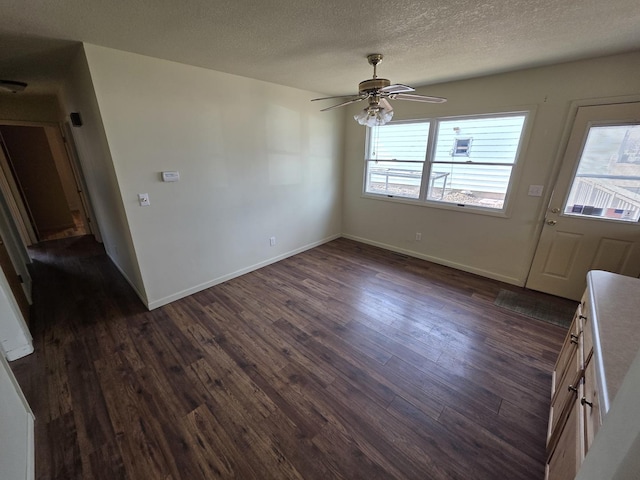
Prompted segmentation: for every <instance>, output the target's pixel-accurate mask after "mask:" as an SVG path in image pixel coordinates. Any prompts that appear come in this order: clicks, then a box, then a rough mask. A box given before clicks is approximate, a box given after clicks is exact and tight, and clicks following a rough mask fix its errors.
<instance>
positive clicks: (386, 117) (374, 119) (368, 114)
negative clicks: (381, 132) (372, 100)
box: [353, 106, 393, 127]
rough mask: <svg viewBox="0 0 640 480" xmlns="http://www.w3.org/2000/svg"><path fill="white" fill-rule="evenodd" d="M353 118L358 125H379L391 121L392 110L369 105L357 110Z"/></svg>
mask: <svg viewBox="0 0 640 480" xmlns="http://www.w3.org/2000/svg"><path fill="white" fill-rule="evenodd" d="M353 118H354V120H355V121H356V122H358V123H359V124H360V125H365V126H367V127H379V126H381V125H384V124H386V123H388V122H389V121H391V119H392V118H393V110H391V109H388V108H384V107H379V106H369V107H367V108H365V109H364V110H361V111H360V112H358V113H357V114H356V115H354V116H353Z"/></svg>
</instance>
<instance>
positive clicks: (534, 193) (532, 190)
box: [529, 185, 544, 197]
mask: <svg viewBox="0 0 640 480" xmlns="http://www.w3.org/2000/svg"><path fill="white" fill-rule="evenodd" d="M543 191H544V185H529V196H530V197H541V196H542V192H543Z"/></svg>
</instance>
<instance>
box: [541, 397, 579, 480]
mask: <svg viewBox="0 0 640 480" xmlns="http://www.w3.org/2000/svg"><path fill="white" fill-rule="evenodd" d="M580 393H582V392H580ZM580 407H581V405H580V401H579V399H577V398H576V400H575V401H574V402H573V404H572V406H571V409H570V411H569V416H568V417H567V422H566V423H565V424H564V427H563V428H562V432H561V433H560V437H559V438H558V443H557V444H556V447H555V449H554V450H553V453H552V454H551V457H550V458H549V463H548V465H547V476H546V478H547V479H548V480H571V479H573V478H575V476H576V475H577V473H578V469H579V468H580V464H581V463H582V460H583V459H584V436H583V434H582V431H583V428H584V426H583V421H582V415H581V408H580Z"/></svg>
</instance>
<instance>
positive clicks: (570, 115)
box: [524, 94, 640, 286]
mask: <svg viewBox="0 0 640 480" xmlns="http://www.w3.org/2000/svg"><path fill="white" fill-rule="evenodd" d="M634 102H640V94H634V95H623V96H616V97H603V98H586V99H580V100H573V101H572V102H571V104H570V105H569V111H568V112H567V119H566V121H565V125H564V129H563V131H562V137H561V139H560V144H559V147H558V150H557V152H556V158H555V160H554V161H553V168H552V170H551V173H550V175H549V177H548V180H547V182H546V183H545V185H547V186H548V187H547V188H546V193H545V195H544V196H543V201H542V202H541V207H540V210H539V212H538V216H537V218H536V230H535V235H534V236H535V238H536V241H535V244H532V246H531V248H530V250H529V252H527V254H528V255H529V261H528V262H529V268H528V270H527V276H526V278H525V280H524V285H525V286H526V285H527V283H528V281H529V276H530V275H531V269H532V267H533V259H534V257H535V254H536V251H537V250H538V246H539V245H540V239H541V238H542V230H543V228H544V221H545V218H546V216H547V213H548V212H549V208H550V203H551V198H552V196H553V191H554V190H555V188H556V182H557V180H558V175H559V173H560V169H561V168H562V160H563V159H564V156H565V154H566V152H567V147H568V145H569V138H570V137H571V132H572V131H573V126H574V124H575V120H576V115H577V114H578V109H579V108H581V107H595V106H599V105H616V104H618V103H634Z"/></svg>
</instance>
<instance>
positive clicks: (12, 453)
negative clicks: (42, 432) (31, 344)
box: [0, 355, 35, 480]
mask: <svg viewBox="0 0 640 480" xmlns="http://www.w3.org/2000/svg"><path fill="white" fill-rule="evenodd" d="M0 406H1V408H0V477H1V478H2V480H29V479H32V478H34V475H35V471H34V470H35V469H34V467H35V458H34V456H35V451H34V428H33V427H34V426H33V413H32V412H31V409H30V408H29V405H28V404H27V401H26V400H25V398H24V396H23V395H22V391H21V390H20V386H19V385H18V382H16V379H15V377H14V376H13V373H12V372H11V369H10V368H9V365H7V362H6V360H5V359H4V357H3V356H2V355H0Z"/></svg>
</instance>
